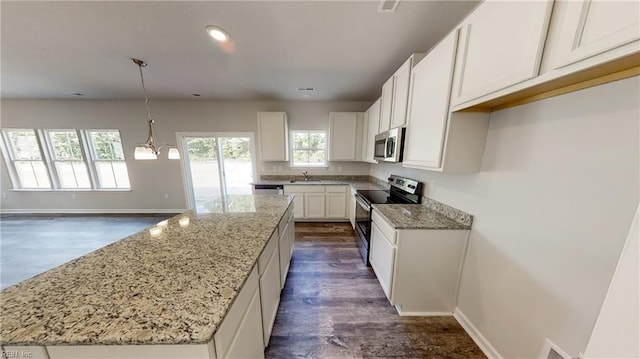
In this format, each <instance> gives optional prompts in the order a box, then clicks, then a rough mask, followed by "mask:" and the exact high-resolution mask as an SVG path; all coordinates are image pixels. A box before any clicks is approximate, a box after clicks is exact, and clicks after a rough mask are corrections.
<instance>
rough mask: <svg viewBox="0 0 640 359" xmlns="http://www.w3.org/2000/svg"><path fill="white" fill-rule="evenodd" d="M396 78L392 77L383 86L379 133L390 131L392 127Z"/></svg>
mask: <svg viewBox="0 0 640 359" xmlns="http://www.w3.org/2000/svg"><path fill="white" fill-rule="evenodd" d="M394 82H395V76H391V77H390V78H389V79H388V80H387V82H385V83H384V85H382V97H381V99H380V120H379V124H378V125H379V126H378V133H380V132H384V131H387V130H389V128H390V126H391V115H392V114H393V87H394V86H393V85H394Z"/></svg>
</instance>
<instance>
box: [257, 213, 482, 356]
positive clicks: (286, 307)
mask: <svg viewBox="0 0 640 359" xmlns="http://www.w3.org/2000/svg"><path fill="white" fill-rule="evenodd" d="M355 240H356V239H355V233H354V231H353V230H352V229H351V226H350V224H348V223H296V243H295V249H294V253H293V260H292V263H291V268H290V271H289V275H288V278H287V283H286V286H285V288H284V290H283V291H282V296H281V302H280V307H279V308H278V314H277V317H276V322H275V324H274V327H273V332H272V335H271V340H270V342H269V346H268V347H267V348H266V351H265V356H266V357H267V358H486V357H485V356H484V355H483V353H482V351H480V349H479V348H478V347H477V346H476V345H475V343H474V342H473V341H472V340H471V338H470V337H469V336H468V335H467V333H466V332H465V331H464V330H463V329H462V327H461V326H460V325H459V324H458V322H457V321H456V320H455V319H454V318H453V317H401V316H399V315H398V314H397V313H396V311H395V309H394V308H393V307H392V306H391V304H389V301H388V300H387V298H386V297H385V295H384V292H383V291H382V288H381V287H380V284H379V283H378V280H377V279H376V277H375V274H374V273H373V271H372V270H371V269H370V268H367V267H366V266H365V265H364V263H363V262H362V260H361V259H360V255H359V253H358V249H357V247H356V242H355Z"/></svg>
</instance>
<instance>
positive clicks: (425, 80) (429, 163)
mask: <svg viewBox="0 0 640 359" xmlns="http://www.w3.org/2000/svg"><path fill="white" fill-rule="evenodd" d="M457 40H458V30H454V31H453V32H452V33H451V34H449V35H448V36H447V37H446V38H444V40H442V42H440V43H439V44H438V45H437V46H436V47H434V48H433V49H432V50H431V51H430V52H429V53H428V54H427V55H426V56H425V57H424V58H423V59H422V60H421V61H420V62H419V63H418V64H417V65H416V66H415V67H414V68H413V71H412V73H411V76H412V80H411V91H410V95H409V96H410V97H409V114H408V123H407V133H406V137H405V144H404V160H403V163H402V166H403V167H410V168H418V169H427V170H433V171H447V172H472V171H478V170H479V169H480V165H481V162H482V154H483V152H484V143H485V139H486V135H487V128H488V124H489V114H488V113H450V111H449V98H450V93H451V82H452V76H453V64H454V61H455V55H456V46H457Z"/></svg>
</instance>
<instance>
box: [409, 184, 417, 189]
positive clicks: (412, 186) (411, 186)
mask: <svg viewBox="0 0 640 359" xmlns="http://www.w3.org/2000/svg"><path fill="white" fill-rule="evenodd" d="M407 187H409V188H411V189H416V186H414V185H412V184H410V185H408V186H407Z"/></svg>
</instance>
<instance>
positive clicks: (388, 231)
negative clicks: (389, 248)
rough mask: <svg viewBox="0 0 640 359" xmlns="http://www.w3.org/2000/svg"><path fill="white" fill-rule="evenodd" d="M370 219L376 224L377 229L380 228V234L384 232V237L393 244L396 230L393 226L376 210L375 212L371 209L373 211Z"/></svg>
mask: <svg viewBox="0 0 640 359" xmlns="http://www.w3.org/2000/svg"><path fill="white" fill-rule="evenodd" d="M371 219H372V220H373V223H375V224H376V225H377V226H378V229H380V232H382V234H384V236H385V237H387V239H388V240H389V242H391V244H393V245H395V244H396V230H395V228H393V227H392V226H391V225H390V224H389V222H387V221H386V220H385V219H384V218H383V217H382V216H381V215H380V214H379V213H378V212H376V210H375V209H374V210H373V213H372V214H371Z"/></svg>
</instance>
